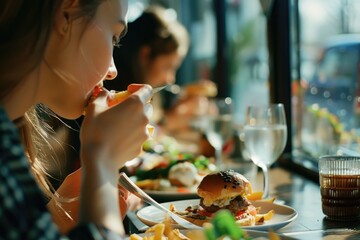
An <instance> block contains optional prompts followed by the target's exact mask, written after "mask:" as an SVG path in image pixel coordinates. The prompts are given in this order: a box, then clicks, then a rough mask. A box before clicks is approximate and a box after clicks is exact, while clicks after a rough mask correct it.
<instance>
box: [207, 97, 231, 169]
mask: <svg viewBox="0 0 360 240" xmlns="http://www.w3.org/2000/svg"><path fill="white" fill-rule="evenodd" d="M209 108H210V109H209V111H208V114H207V115H206V117H205V121H206V124H205V127H204V128H203V132H204V133H205V136H206V138H207V140H208V141H209V143H210V144H211V146H213V147H214V149H215V159H216V165H217V166H218V168H220V169H221V167H222V149H223V146H224V144H225V142H226V141H227V140H228V139H230V137H232V136H233V123H232V113H233V107H232V100H231V98H229V97H227V98H217V99H214V100H213V101H211V102H210V104H209Z"/></svg>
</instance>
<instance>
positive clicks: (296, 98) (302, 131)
mask: <svg viewBox="0 0 360 240" xmlns="http://www.w3.org/2000/svg"><path fill="white" fill-rule="evenodd" d="M359 10H360V2H359V1H356V0H342V1H341V0H327V1H322V0H297V1H292V8H291V14H292V15H294V16H296V15H298V16H299V17H298V18H297V19H296V18H294V19H295V24H293V25H292V26H293V28H292V29H291V31H292V36H293V38H292V46H293V52H292V53H293V55H297V58H293V59H297V61H296V60H294V61H293V65H292V66H293V73H294V74H293V101H292V102H293V109H294V112H293V116H294V119H293V124H294V125H293V129H294V131H293V154H294V157H295V160H297V162H299V163H300V162H301V163H304V159H307V160H308V162H307V167H309V168H312V169H316V167H317V159H318V157H319V156H321V155H325V154H336V153H338V152H339V151H344V150H342V149H343V147H345V148H346V149H350V150H355V151H359V150H360V149H359V147H358V143H359V140H360V138H359V137H360V135H359V134H360V132H359V127H360V124H359V123H360V115H359V107H360V104H359V96H360V95H359V93H360V92H359V66H360V65H359V63H360V62H359V60H360V35H357V33H360V26H359V24H360V11H359ZM297 11H298V12H297ZM296 21H297V22H296ZM296 25H297V26H298V28H296V27H294V26H296ZM296 36H298V37H296ZM297 46H298V50H299V51H298V52H296V50H295V48H296V47H297ZM296 69H299V71H298V72H297V71H296Z"/></svg>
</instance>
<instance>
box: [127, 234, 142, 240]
mask: <svg viewBox="0 0 360 240" xmlns="http://www.w3.org/2000/svg"><path fill="white" fill-rule="evenodd" d="M130 240H143V238H142V237H140V236H139V235H137V234H136V233H133V234H131V235H130Z"/></svg>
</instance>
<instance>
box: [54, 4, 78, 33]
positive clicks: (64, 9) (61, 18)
mask: <svg viewBox="0 0 360 240" xmlns="http://www.w3.org/2000/svg"><path fill="white" fill-rule="evenodd" d="M77 6H78V0H64V1H62V3H61V6H60V7H59V8H58V10H57V13H56V18H55V29H56V31H57V32H58V33H59V34H60V35H62V36H64V35H66V34H67V33H68V32H69V31H70V29H71V24H72V20H71V14H70V13H71V12H72V11H73V9H75V8H76V7H77Z"/></svg>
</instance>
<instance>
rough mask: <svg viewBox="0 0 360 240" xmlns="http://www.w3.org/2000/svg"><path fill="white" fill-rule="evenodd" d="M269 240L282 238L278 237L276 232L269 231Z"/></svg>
mask: <svg viewBox="0 0 360 240" xmlns="http://www.w3.org/2000/svg"><path fill="white" fill-rule="evenodd" d="M268 235H269V240H281V238H280V237H279V235H277V234H276V233H275V232H273V231H269V234H268Z"/></svg>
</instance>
